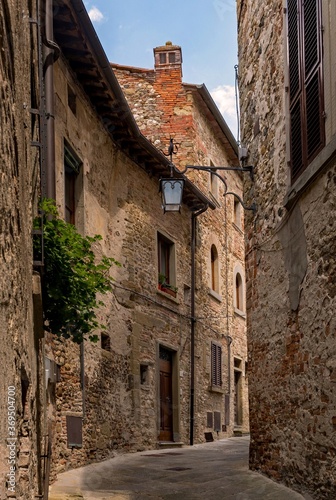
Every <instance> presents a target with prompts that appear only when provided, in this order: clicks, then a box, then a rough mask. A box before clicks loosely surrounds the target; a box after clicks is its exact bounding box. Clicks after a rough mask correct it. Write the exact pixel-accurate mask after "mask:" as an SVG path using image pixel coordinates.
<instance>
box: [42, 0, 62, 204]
mask: <svg viewBox="0 0 336 500" xmlns="http://www.w3.org/2000/svg"><path fill="white" fill-rule="evenodd" d="M53 38H54V30H53V0H46V2H45V11H44V30H43V31H42V43H43V76H44V88H45V131H44V132H43V135H44V141H43V143H44V147H45V160H46V195H47V198H52V199H54V200H55V198H56V187H55V105H54V70H53V64H54V62H55V61H56V60H57V59H58V57H59V55H60V49H59V47H58V45H57V44H56V43H55V42H54V41H53Z"/></svg>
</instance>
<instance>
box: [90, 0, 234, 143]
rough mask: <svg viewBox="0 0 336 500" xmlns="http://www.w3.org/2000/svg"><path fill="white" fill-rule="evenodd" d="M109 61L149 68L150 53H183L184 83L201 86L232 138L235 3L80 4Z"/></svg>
mask: <svg viewBox="0 0 336 500" xmlns="http://www.w3.org/2000/svg"><path fill="white" fill-rule="evenodd" d="M84 3H85V5H86V8H87V10H88V12H89V15H90V17H91V20H92V22H93V24H94V26H95V29H96V31H97V34H98V36H99V38H100V41H101V43H102V45H103V47H104V50H105V52H106V54H107V56H108V58H109V59H110V61H112V62H115V63H118V64H125V65H130V66H138V67H143V68H153V64H154V60H153V48H154V47H157V46H160V45H164V44H165V43H166V42H167V41H168V40H170V41H172V42H173V44H175V45H180V46H181V47H182V56H183V81H185V82H188V83H198V84H200V83H205V85H206V86H207V88H208V90H209V91H210V93H211V94H212V96H213V98H214V100H215V102H216V103H217V105H218V107H219V109H220V110H221V112H222V113H223V115H224V118H225V119H226V121H227V123H228V125H229V126H230V128H231V130H232V132H233V134H234V136H235V137H236V135H237V125H236V117H235V99H234V65H235V64H237V41H236V24H237V21H236V10H235V9H236V2H235V0H210V1H209V0H179V1H178V0H170V2H166V1H163V0H156V1H155V2H154V1H153V0H142V1H139V0H121V1H116V0H114V1H113V0H85V1H84Z"/></svg>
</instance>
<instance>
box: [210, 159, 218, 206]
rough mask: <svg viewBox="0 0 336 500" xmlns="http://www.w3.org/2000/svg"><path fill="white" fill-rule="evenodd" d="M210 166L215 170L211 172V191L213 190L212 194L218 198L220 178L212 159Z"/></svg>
mask: <svg viewBox="0 0 336 500" xmlns="http://www.w3.org/2000/svg"><path fill="white" fill-rule="evenodd" d="M210 167H211V168H212V170H213V172H210V191H211V194H212V195H213V196H214V197H215V198H218V196H219V188H218V180H219V179H218V177H217V175H216V172H217V170H216V169H215V168H214V164H213V163H212V161H210Z"/></svg>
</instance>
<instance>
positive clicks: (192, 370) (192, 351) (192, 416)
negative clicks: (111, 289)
mask: <svg viewBox="0 0 336 500" xmlns="http://www.w3.org/2000/svg"><path fill="white" fill-rule="evenodd" d="M208 207H209V206H208V205H205V206H204V207H203V208H201V209H200V210H198V211H197V212H193V213H192V215H191V304H190V306H191V307H190V308H191V331H190V446H193V444H194V423H195V411H194V404H195V327H196V317H195V277H196V272H195V271H196V263H195V256H196V217H198V216H199V215H201V214H202V213H203V212H205V211H206V210H207V209H208Z"/></svg>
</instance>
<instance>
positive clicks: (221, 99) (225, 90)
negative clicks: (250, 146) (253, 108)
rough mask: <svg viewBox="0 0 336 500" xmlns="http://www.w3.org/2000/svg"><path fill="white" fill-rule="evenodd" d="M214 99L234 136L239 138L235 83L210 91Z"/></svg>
mask: <svg viewBox="0 0 336 500" xmlns="http://www.w3.org/2000/svg"><path fill="white" fill-rule="evenodd" d="M210 94H211V96H212V98H213V100H214V101H215V103H216V104H217V106H218V109H219V111H220V112H221V113H222V115H223V116H224V119H225V121H226V123H227V124H228V126H229V127H230V129H231V132H232V133H233V135H234V137H236V138H237V113H236V97H235V88H234V86H233V85H219V86H218V87H216V88H215V89H213V90H212V91H211V92H210Z"/></svg>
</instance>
